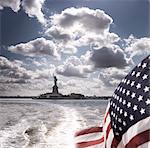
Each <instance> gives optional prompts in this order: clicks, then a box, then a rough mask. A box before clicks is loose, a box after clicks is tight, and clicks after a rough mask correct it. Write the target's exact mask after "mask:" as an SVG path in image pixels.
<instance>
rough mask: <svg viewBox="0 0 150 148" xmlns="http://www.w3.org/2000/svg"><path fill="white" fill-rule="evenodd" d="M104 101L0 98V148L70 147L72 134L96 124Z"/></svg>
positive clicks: (104, 104) (100, 122)
mask: <svg viewBox="0 0 150 148" xmlns="http://www.w3.org/2000/svg"><path fill="white" fill-rule="evenodd" d="M107 103H108V101H106V100H56V101H55V100H47V101H46V100H42V101H40V100H32V99H27V100H25V99H17V100H14V99H7V100H6V99H5V100H4V99H1V100H0V148H74V147H75V144H74V134H75V132H76V131H79V130H81V129H84V128H87V127H91V126H99V125H101V124H102V123H103V117H104V113H105V109H106V107H107Z"/></svg>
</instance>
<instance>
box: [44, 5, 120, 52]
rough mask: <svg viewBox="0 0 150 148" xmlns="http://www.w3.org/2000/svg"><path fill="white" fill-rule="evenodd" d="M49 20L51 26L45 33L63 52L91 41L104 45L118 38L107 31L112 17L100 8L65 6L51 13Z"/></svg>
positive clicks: (91, 42) (87, 44)
mask: <svg viewBox="0 0 150 148" xmlns="http://www.w3.org/2000/svg"><path fill="white" fill-rule="evenodd" d="M50 22H51V27H50V28H47V29H46V31H45V34H46V35H47V36H49V37H50V38H51V39H52V40H54V41H55V42H57V43H59V45H60V48H62V49H63V51H64V52H66V51H65V50H67V52H68V51H69V50H68V49H70V50H71V51H74V52H75V51H77V47H82V46H89V45H90V44H93V43H94V44H99V46H100V45H101V46H104V45H107V44H110V43H114V42H117V41H118V40H119V39H120V38H119V36H118V35H117V34H115V33H110V32H109V29H110V25H111V24H112V22H113V19H112V18H111V17H110V16H109V15H107V14H106V13H105V12H104V11H102V10H100V9H96V10H94V9H89V8H87V7H82V8H74V7H71V8H67V9H65V10H64V11H62V12H61V13H59V14H54V15H52V16H51V17H50ZM68 46H71V47H72V48H67V47H68ZM75 49H76V50H75ZM74 52H72V53H74Z"/></svg>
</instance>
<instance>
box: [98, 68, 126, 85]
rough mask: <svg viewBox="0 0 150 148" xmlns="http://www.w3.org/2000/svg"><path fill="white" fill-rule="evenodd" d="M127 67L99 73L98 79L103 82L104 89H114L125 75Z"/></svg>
mask: <svg viewBox="0 0 150 148" xmlns="http://www.w3.org/2000/svg"><path fill="white" fill-rule="evenodd" d="M128 71H129V67H127V68H126V69H124V70H122V69H117V68H107V69H103V70H101V71H100V73H99V76H98V77H99V79H100V80H101V81H102V82H103V84H104V85H105V87H116V86H117V85H118V84H119V83H120V81H121V80H122V79H123V78H124V77H125V76H126V75H127V73H128Z"/></svg>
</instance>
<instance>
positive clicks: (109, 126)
mask: <svg viewBox="0 0 150 148" xmlns="http://www.w3.org/2000/svg"><path fill="white" fill-rule="evenodd" d="M110 130H111V124H110V123H109V125H108V127H107V130H106V139H107V138H108V135H109V132H110Z"/></svg>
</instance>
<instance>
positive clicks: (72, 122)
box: [47, 107, 84, 148]
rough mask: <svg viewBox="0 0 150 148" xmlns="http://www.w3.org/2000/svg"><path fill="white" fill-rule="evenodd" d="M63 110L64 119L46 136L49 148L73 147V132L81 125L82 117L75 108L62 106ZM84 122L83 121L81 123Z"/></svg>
mask: <svg viewBox="0 0 150 148" xmlns="http://www.w3.org/2000/svg"><path fill="white" fill-rule="evenodd" d="M62 108H63V111H64V119H63V121H62V122H61V123H62V124H60V125H59V126H58V127H57V128H56V129H55V130H54V131H53V132H52V133H51V134H50V135H49V136H48V137H47V143H48V145H49V147H50V148H74V147H75V142H74V134H75V132H76V131H77V130H79V128H81V127H83V125H81V120H83V119H82V117H81V116H80V115H79V114H78V112H77V111H76V110H75V109H72V108H70V107H62ZM82 124H84V123H82Z"/></svg>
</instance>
